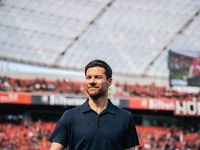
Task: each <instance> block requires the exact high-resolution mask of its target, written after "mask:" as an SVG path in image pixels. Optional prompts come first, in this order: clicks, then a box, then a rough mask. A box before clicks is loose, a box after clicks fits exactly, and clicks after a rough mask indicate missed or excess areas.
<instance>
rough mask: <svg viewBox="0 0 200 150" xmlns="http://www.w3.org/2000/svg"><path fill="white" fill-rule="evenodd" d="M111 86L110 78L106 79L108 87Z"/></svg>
mask: <svg viewBox="0 0 200 150" xmlns="http://www.w3.org/2000/svg"><path fill="white" fill-rule="evenodd" d="M111 84H112V78H109V79H108V87H109V86H111Z"/></svg>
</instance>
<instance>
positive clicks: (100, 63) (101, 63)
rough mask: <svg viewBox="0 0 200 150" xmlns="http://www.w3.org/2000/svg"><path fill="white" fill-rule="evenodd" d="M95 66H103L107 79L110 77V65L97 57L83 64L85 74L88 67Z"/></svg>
mask: <svg viewBox="0 0 200 150" xmlns="http://www.w3.org/2000/svg"><path fill="white" fill-rule="evenodd" d="M97 66H98V67H103V68H104V69H105V74H106V78H107V79H109V78H112V69H111V67H110V66H109V65H108V64H107V63H106V62H105V61H103V60H99V59H95V60H92V61H90V62H89V63H88V64H87V65H86V66H85V75H86V72H87V70H88V69H89V68H92V67H97Z"/></svg>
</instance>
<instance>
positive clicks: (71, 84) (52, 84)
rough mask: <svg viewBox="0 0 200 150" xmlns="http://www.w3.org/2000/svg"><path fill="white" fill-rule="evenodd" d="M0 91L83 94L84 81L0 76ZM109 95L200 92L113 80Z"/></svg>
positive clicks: (183, 95) (184, 96)
mask: <svg viewBox="0 0 200 150" xmlns="http://www.w3.org/2000/svg"><path fill="white" fill-rule="evenodd" d="M0 91H6V92H29V93H68V94H71V95H84V96H86V95H87V94H86V92H85V90H84V82H75V81H71V80H69V81H66V80H64V79H63V80H59V79H57V80H46V79H45V78H42V79H39V78H37V79H20V78H10V77H7V76H0ZM110 94H111V95H113V96H115V97H127V98H130V97H145V98H149V97H150V98H167V99H173V98H176V99H179V100H183V99H184V100H191V99H193V98H196V99H197V100H198V99H200V93H199V92H198V93H190V92H178V91H176V90H173V89H170V88H167V87H165V86H157V85H156V84H155V83H154V82H153V83H151V84H149V85H140V84H138V83H136V84H128V83H126V82H125V83H119V82H117V81H116V82H115V83H114V86H112V87H111V92H110Z"/></svg>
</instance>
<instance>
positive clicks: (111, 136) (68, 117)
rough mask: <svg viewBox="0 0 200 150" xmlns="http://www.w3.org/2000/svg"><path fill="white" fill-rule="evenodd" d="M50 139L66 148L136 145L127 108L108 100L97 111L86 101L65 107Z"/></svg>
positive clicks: (120, 149) (114, 149)
mask: <svg viewBox="0 0 200 150" xmlns="http://www.w3.org/2000/svg"><path fill="white" fill-rule="evenodd" d="M49 141H50V142H57V143H60V144H62V145H63V146H64V147H67V146H68V145H69V150H124V149H127V148H131V147H134V146H136V145H139V140H138V136H137V132H136V129H135V124H134V120H133V117H132V115H131V113H130V112H128V111H126V110H123V109H121V108H119V107H117V106H115V105H113V104H112V103H111V101H110V100H109V104H108V107H107V108H106V109H105V110H104V111H102V112H101V114H97V113H96V112H95V111H94V110H92V109H91V108H90V106H89V104H88V100H87V101H86V102H85V103H84V104H82V105H81V106H78V107H75V108H73V109H70V110H66V111H65V112H64V113H63V115H62V117H61V118H60V120H59V121H58V123H57V125H56V127H55V129H54V131H53V133H52V135H51V137H50V138H49Z"/></svg>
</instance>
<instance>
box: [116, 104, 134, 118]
mask: <svg viewBox="0 0 200 150" xmlns="http://www.w3.org/2000/svg"><path fill="white" fill-rule="evenodd" d="M113 107H114V109H115V111H116V114H117V115H122V116H124V117H130V116H132V114H131V112H130V111H128V110H126V109H123V108H120V107H118V106H116V105H113Z"/></svg>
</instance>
